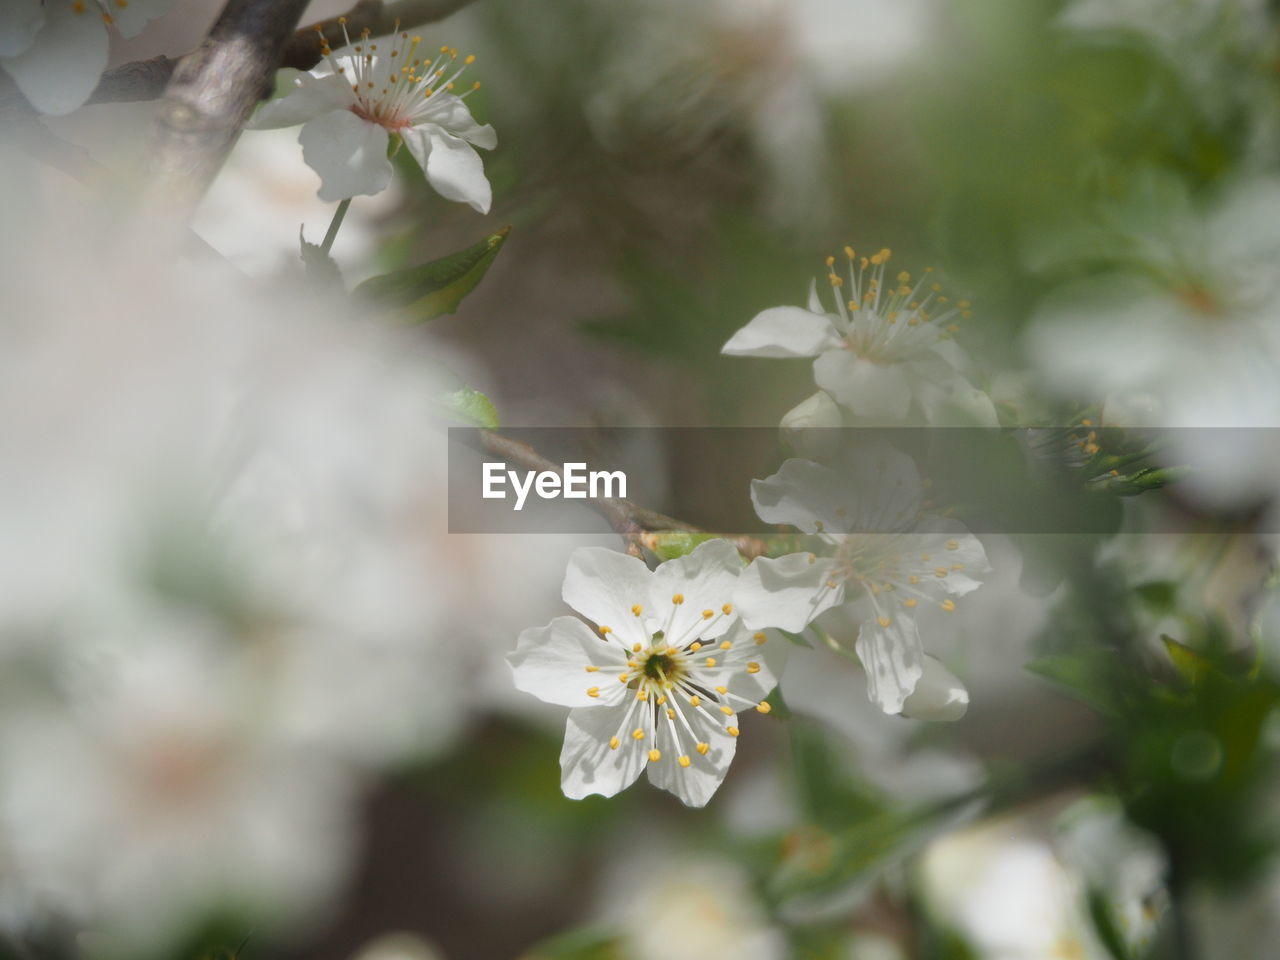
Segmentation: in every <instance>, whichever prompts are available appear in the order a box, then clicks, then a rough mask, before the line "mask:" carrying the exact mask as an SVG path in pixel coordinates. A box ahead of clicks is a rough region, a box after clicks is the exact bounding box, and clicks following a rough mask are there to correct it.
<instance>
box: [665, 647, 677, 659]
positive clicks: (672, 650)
mask: <svg viewBox="0 0 1280 960" xmlns="http://www.w3.org/2000/svg"><path fill="white" fill-rule="evenodd" d="M679 652H680V651H679V650H677V649H676V648H675V647H667V649H666V654H667V656H668V657H674V656H675V655H676V654H677V653H679Z"/></svg>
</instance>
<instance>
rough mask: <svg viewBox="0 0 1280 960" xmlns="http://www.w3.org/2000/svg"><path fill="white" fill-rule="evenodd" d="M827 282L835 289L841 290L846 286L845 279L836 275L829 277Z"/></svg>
mask: <svg viewBox="0 0 1280 960" xmlns="http://www.w3.org/2000/svg"><path fill="white" fill-rule="evenodd" d="M827 280H829V281H830V283H831V285H832V286H833V287H837V288H839V287H843V286H844V277H840V276H837V275H836V274H834V273H833V274H831V275H830V276H829V277H827Z"/></svg>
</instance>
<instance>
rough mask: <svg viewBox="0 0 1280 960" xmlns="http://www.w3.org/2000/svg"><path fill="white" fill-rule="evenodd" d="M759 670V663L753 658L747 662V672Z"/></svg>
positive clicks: (757, 671)
mask: <svg viewBox="0 0 1280 960" xmlns="http://www.w3.org/2000/svg"><path fill="white" fill-rule="evenodd" d="M759 672H760V664H758V663H756V662H755V661H754V660H751V661H749V662H748V663H747V673H759Z"/></svg>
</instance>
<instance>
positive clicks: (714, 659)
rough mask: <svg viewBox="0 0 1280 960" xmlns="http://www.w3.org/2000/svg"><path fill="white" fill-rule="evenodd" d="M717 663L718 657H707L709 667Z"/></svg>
mask: <svg viewBox="0 0 1280 960" xmlns="http://www.w3.org/2000/svg"><path fill="white" fill-rule="evenodd" d="M715 665H716V658H715V657H707V666H708V667H714V666H715Z"/></svg>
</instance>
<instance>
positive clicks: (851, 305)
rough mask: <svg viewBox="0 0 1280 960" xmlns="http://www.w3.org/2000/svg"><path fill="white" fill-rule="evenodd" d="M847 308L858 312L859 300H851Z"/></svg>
mask: <svg viewBox="0 0 1280 960" xmlns="http://www.w3.org/2000/svg"><path fill="white" fill-rule="evenodd" d="M847 306H848V307H849V309H850V310H857V309H858V301H857V300H852V299H851V300H850V301H849V303H848V304H847Z"/></svg>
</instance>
